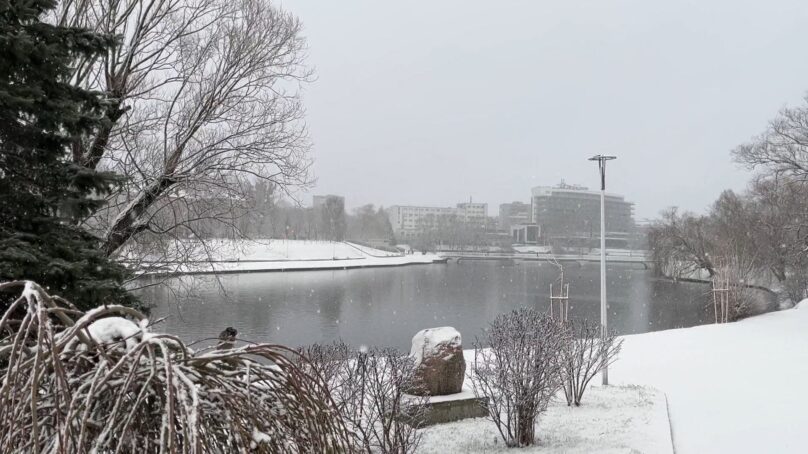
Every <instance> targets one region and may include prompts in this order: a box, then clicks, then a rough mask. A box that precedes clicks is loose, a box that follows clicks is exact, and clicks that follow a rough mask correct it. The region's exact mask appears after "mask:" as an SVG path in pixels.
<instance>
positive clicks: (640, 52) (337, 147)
mask: <svg viewBox="0 0 808 454" xmlns="http://www.w3.org/2000/svg"><path fill="white" fill-rule="evenodd" d="M774 3H775V4H769V3H767V4H758V3H756V2H736V1H733V2H730V1H720V2H719V1H717V2H711V4H709V5H707V4H703V3H701V2H691V3H687V4H686V3H682V2H676V3H674V2H669V3H666V4H658V3H653V4H651V3H650V2H643V1H639V0H626V1H619V2H609V4H608V5H607V4H606V3H605V2H575V3H574V4H573V3H571V2H542V3H541V4H538V3H536V2H517V1H506V2H497V3H496V4H491V3H480V2H460V1H443V2H439V3H431V2H407V3H396V4H394V3H390V2H372V1H351V2H339V3H336V2H311V1H308V2H307V1H303V0H286V1H284V2H282V5H283V7H284V8H285V9H287V10H289V11H291V12H293V13H294V14H296V15H297V16H298V17H299V18H300V20H301V21H302V22H303V25H304V35H305V36H306V38H307V40H308V45H309V58H308V63H309V64H310V65H311V66H312V67H314V68H315V70H316V74H317V80H315V81H314V82H313V83H311V84H309V85H307V86H306V87H305V93H304V103H305V105H306V108H307V112H308V113H307V117H306V119H307V123H308V127H309V131H310V137H311V139H312V142H313V144H314V147H313V152H312V157H313V158H314V167H313V170H314V176H315V177H316V178H317V179H318V181H317V184H316V187H315V188H314V189H313V190H312V191H311V192H310V193H308V194H306V195H303V196H302V200H303V201H304V202H306V203H310V197H311V194H328V193H333V194H339V195H342V196H344V197H345V198H346V205H347V206H348V207H349V208H353V207H357V206H361V205H364V204H367V203H373V204H375V205H384V206H389V205H394V204H399V205H405V204H406V205H440V206H453V205H454V204H456V203H457V202H461V201H466V200H468V199H469V197H472V198H473V199H474V200H475V201H479V202H486V203H488V204H489V212H490V213H491V214H495V213H496V211H497V208H498V206H499V204H500V203H507V202H511V201H514V200H519V201H524V202H527V201H528V200H529V197H530V189H531V187H533V186H548V185H555V184H557V183H558V182H559V181H560V180H561V179H562V178H563V179H564V180H566V182H567V183H573V184H581V185H584V186H588V187H590V188H592V189H596V188H597V185H598V176H597V171H596V167H595V165H594V164H593V163H590V162H587V160H586V159H587V158H588V157H590V156H592V155H594V154H614V155H617V156H618V160H616V161H613V162H611V163H610V166H609V172H608V175H607V176H608V183H607V184H608V188H607V190H609V191H610V192H616V193H619V194H622V195H625V197H626V198H627V199H628V200H630V201H632V202H634V203H635V215H636V218H637V219H643V218H650V217H655V216H656V215H657V214H658V213H659V211H660V210H661V209H663V208H665V207H668V206H673V205H675V206H679V207H681V208H683V209H687V210H693V211H703V210H704V209H705V208H706V207H707V206H708V205H709V204H710V203H711V202H712V201H714V200H715V199H716V197H717V196H718V195H719V193H720V192H721V191H722V190H724V189H735V190H742V189H743V188H744V187H745V186H746V184H747V182H748V180H749V175H750V173H749V172H748V171H746V170H744V169H741V168H739V167H738V166H737V165H736V164H734V163H733V162H732V161H731V156H730V150H732V149H733V148H734V147H735V146H737V145H739V144H741V143H743V142H744V141H746V140H748V139H749V138H750V137H752V136H754V135H757V134H759V133H760V132H762V131H763V129H764V128H765V126H766V124H767V122H768V121H769V120H770V119H771V118H773V117H774V115H775V114H776V113H777V111H778V110H779V109H780V108H782V107H783V106H785V105H793V104H795V103H798V102H800V101H801V99H802V97H803V96H804V94H805V92H806V90H808V82H806V77H805V75H806V74H808V60H806V59H804V58H799V56H800V55H802V53H803V49H802V48H801V44H802V43H804V42H806V39H808V29H806V28H805V27H804V24H805V23H806V21H808V8H806V7H805V5H804V4H803V3H801V2H798V1H794V0H788V1H778V2H774Z"/></svg>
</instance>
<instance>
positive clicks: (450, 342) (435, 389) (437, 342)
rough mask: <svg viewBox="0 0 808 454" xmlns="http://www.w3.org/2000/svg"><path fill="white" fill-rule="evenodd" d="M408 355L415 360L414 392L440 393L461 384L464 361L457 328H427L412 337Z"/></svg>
mask: <svg viewBox="0 0 808 454" xmlns="http://www.w3.org/2000/svg"><path fill="white" fill-rule="evenodd" d="M410 356H411V357H413V358H414V360H415V366H416V368H415V381H416V383H417V384H418V386H417V387H416V389H414V390H412V393H413V394H418V395H429V396H443V395H446V394H454V393H459V392H460V391H461V390H462V388H463V378H464V376H465V373H466V361H465V359H464V358H463V345H462V343H461V340H460V332H459V331H457V330H456V329H454V328H452V327H450V326H444V327H441V328H428V329H425V330H421V331H419V332H418V333H417V334H416V335H415V336H413V338H412V349H411V350H410Z"/></svg>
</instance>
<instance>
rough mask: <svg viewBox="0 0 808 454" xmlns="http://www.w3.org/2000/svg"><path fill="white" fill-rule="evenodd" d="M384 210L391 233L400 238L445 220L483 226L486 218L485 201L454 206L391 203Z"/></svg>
mask: <svg viewBox="0 0 808 454" xmlns="http://www.w3.org/2000/svg"><path fill="white" fill-rule="evenodd" d="M386 210H387V215H388V217H389V218H390V225H391V226H392V227H393V233H394V234H395V235H396V236H397V237H400V238H408V237H413V236H415V235H417V234H418V233H420V232H421V231H423V230H424V229H426V228H430V227H435V226H437V225H438V224H439V223H441V222H445V221H447V220H454V221H461V222H464V223H474V224H479V225H480V226H481V227H484V226H485V223H486V221H487V219H488V204H487V203H473V202H464V203H458V204H457V206H455V207H428V206H410V205H393V206H390V207H388V208H387V209H386Z"/></svg>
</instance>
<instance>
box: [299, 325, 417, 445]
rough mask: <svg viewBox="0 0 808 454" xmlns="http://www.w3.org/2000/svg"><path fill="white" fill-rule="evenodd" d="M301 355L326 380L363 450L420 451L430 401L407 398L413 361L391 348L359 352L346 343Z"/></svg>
mask: <svg viewBox="0 0 808 454" xmlns="http://www.w3.org/2000/svg"><path fill="white" fill-rule="evenodd" d="M300 352H301V354H302V356H304V357H306V358H309V359H310V361H309V362H308V364H307V365H306V366H307V367H310V368H311V369H312V372H315V373H317V374H319V375H320V376H322V377H324V379H325V381H326V383H327V384H328V387H329V391H330V394H331V395H332V396H333V398H334V401H335V402H336V406H337V408H338V410H339V412H340V415H341V416H342V418H343V419H344V420H345V421H346V424H347V425H348V429H349V430H350V431H351V432H352V433H354V434H355V435H356V436H358V438H359V439H360V444H361V446H362V449H361V450H362V451H363V452H368V453H370V452H380V453H410V452H414V451H415V449H416V448H417V447H418V444H419V442H420V440H421V434H420V432H418V431H417V430H416V428H417V427H418V426H419V425H420V423H421V422H422V421H423V419H424V417H425V413H426V406H425V405H424V404H425V403H426V398H425V397H419V396H412V395H408V394H406V391H407V390H409V391H411V390H412V389H413V388H414V386H416V384H415V379H414V371H415V364H414V361H413V359H412V358H410V357H409V356H406V355H402V354H401V352H399V351H397V350H395V349H390V348H371V349H370V350H364V349H362V350H359V351H356V350H353V349H352V348H351V347H349V346H347V345H346V344H345V343H343V342H341V341H338V342H334V343H332V344H328V345H319V344H314V345H311V346H308V347H305V348H303V349H301V350H300Z"/></svg>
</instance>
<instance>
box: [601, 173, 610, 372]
mask: <svg viewBox="0 0 808 454" xmlns="http://www.w3.org/2000/svg"><path fill="white" fill-rule="evenodd" d="M601 165H603V166H605V165H606V163H605V162H602V163H601ZM604 170H605V169H602V170H601V172H603V171H604ZM604 182H605V181H604ZM600 324H601V336H602V338H603V339H604V340H605V339H606V333H607V332H608V327H609V323H608V313H607V311H606V188H605V185H603V186H601V190H600ZM608 384H609V365H608V364H606V365H604V366H603V385H604V386H606V385H608Z"/></svg>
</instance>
